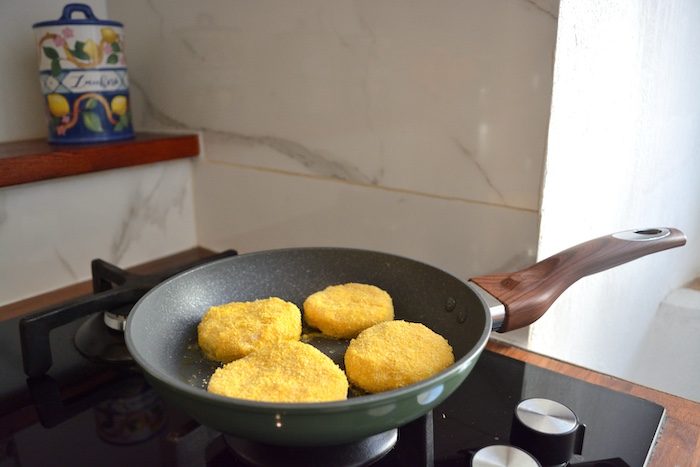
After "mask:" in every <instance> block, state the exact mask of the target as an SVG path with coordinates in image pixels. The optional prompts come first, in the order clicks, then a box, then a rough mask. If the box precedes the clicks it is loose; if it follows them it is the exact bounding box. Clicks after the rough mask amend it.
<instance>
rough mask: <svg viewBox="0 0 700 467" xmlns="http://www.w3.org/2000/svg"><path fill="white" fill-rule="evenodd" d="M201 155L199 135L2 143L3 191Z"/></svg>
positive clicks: (0, 169)
mask: <svg viewBox="0 0 700 467" xmlns="http://www.w3.org/2000/svg"><path fill="white" fill-rule="evenodd" d="M198 155H199V137H198V136H197V135H196V134H188V135H180V134H169V133H139V134H137V135H136V137H135V138H133V139H127V140H122V141H110V142H105V143H92V144H49V143H48V142H47V141H46V140H44V139H41V140H39V139H36V140H27V141H16V142H10V143H0V187H3V186H11V185H19V184H22V183H31V182H37V181H40V180H48V179H52V178H60V177H68V176H71V175H78V174H84V173H91V172H99V171H102V170H109V169H116V168H120V167H130V166H134V165H142V164H151V163H154V162H162V161H167V160H173V159H183V158H187V157H195V156H198Z"/></svg>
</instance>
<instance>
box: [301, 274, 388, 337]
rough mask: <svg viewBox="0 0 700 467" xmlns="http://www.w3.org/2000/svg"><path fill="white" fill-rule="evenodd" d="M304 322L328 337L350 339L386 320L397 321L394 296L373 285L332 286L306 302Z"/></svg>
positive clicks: (313, 295)
mask: <svg viewBox="0 0 700 467" xmlns="http://www.w3.org/2000/svg"><path fill="white" fill-rule="evenodd" d="M303 308H304V320H305V321H306V323H307V324H308V325H309V326H311V327H314V328H316V329H318V330H320V331H321V332H323V333H324V334H326V335H329V336H332V337H337V338H341V339H350V338H352V337H355V336H357V335H358V334H359V333H360V332H361V331H363V330H364V329H367V328H368V327H371V326H373V325H375V324H377V323H381V322H383V321H390V320H392V319H394V305H393V302H392V300H391V296H389V294H388V293H387V292H385V291H384V290H382V289H380V288H379V287H376V286H374V285H367V284H358V283H354V282H351V283H347V284H341V285H332V286H329V287H326V288H325V289H324V290H321V291H319V292H316V293H314V294H311V295H309V297H307V299H306V300H305V301H304V305H303Z"/></svg>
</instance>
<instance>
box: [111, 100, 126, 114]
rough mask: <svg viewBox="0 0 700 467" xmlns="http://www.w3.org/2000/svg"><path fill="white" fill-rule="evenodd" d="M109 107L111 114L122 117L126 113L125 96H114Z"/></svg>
mask: <svg viewBox="0 0 700 467" xmlns="http://www.w3.org/2000/svg"><path fill="white" fill-rule="evenodd" d="M110 107H111V109H112V113H115V114H117V115H119V116H122V115H124V114H125V113H126V111H127V101H126V96H116V97H114V99H112V102H111V104H110Z"/></svg>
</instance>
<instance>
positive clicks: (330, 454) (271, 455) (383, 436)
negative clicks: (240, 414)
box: [224, 429, 398, 467]
mask: <svg viewBox="0 0 700 467" xmlns="http://www.w3.org/2000/svg"><path fill="white" fill-rule="evenodd" d="M397 438H398V430H397V429H393V430H389V431H387V432H384V433H379V434H377V435H374V436H370V437H369V438H366V439H362V440H359V441H355V442H351V443H345V444H340V445H331V446H312V447H293V446H271V445H269V444H262V443H256V442H254V441H248V440H245V439H241V438H235V437H233V436H227V435H224V440H225V441H226V445H227V446H228V448H229V449H230V450H231V451H232V453H233V454H234V455H236V456H238V457H239V458H241V459H242V460H243V461H244V462H246V464H247V465H251V466H280V467H281V466H285V467H286V466H289V467H304V466H308V465H333V466H337V467H361V466H364V465H370V464H373V463H375V462H376V461H377V460H379V459H381V458H382V457H384V456H385V455H386V454H387V453H388V452H389V451H390V450H391V449H392V448H393V447H394V445H395V444H396V440H397Z"/></svg>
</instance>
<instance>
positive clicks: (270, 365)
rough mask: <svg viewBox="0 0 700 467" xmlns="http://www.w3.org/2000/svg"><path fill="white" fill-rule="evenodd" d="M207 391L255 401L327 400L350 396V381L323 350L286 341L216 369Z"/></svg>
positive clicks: (301, 343)
mask: <svg viewBox="0 0 700 467" xmlns="http://www.w3.org/2000/svg"><path fill="white" fill-rule="evenodd" d="M207 390H208V391H210V392H213V393H216V394H221V395H224V396H229V397H236V398H239V399H250V400H256V401H267V402H328V401H336V400H344V399H346V398H347V394H348V380H347V378H346V376H345V373H344V372H343V370H341V369H340V367H338V365H336V364H335V363H334V362H333V360H331V359H330V358H329V357H327V356H326V355H324V354H323V353H322V352H321V351H320V350H318V349H316V348H315V347H313V346H311V345H309V344H305V343H303V342H297V341H285V342H278V343H275V344H270V345H268V346H266V347H263V348H262V349H260V350H257V351H255V352H253V353H251V354H249V355H248V356H246V357H244V358H241V359H240V360H236V361H234V362H231V363H228V364H226V365H224V366H223V367H221V368H219V369H217V370H216V371H215V372H214V374H213V375H212V377H211V379H210V380H209V385H208V387H207Z"/></svg>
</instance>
